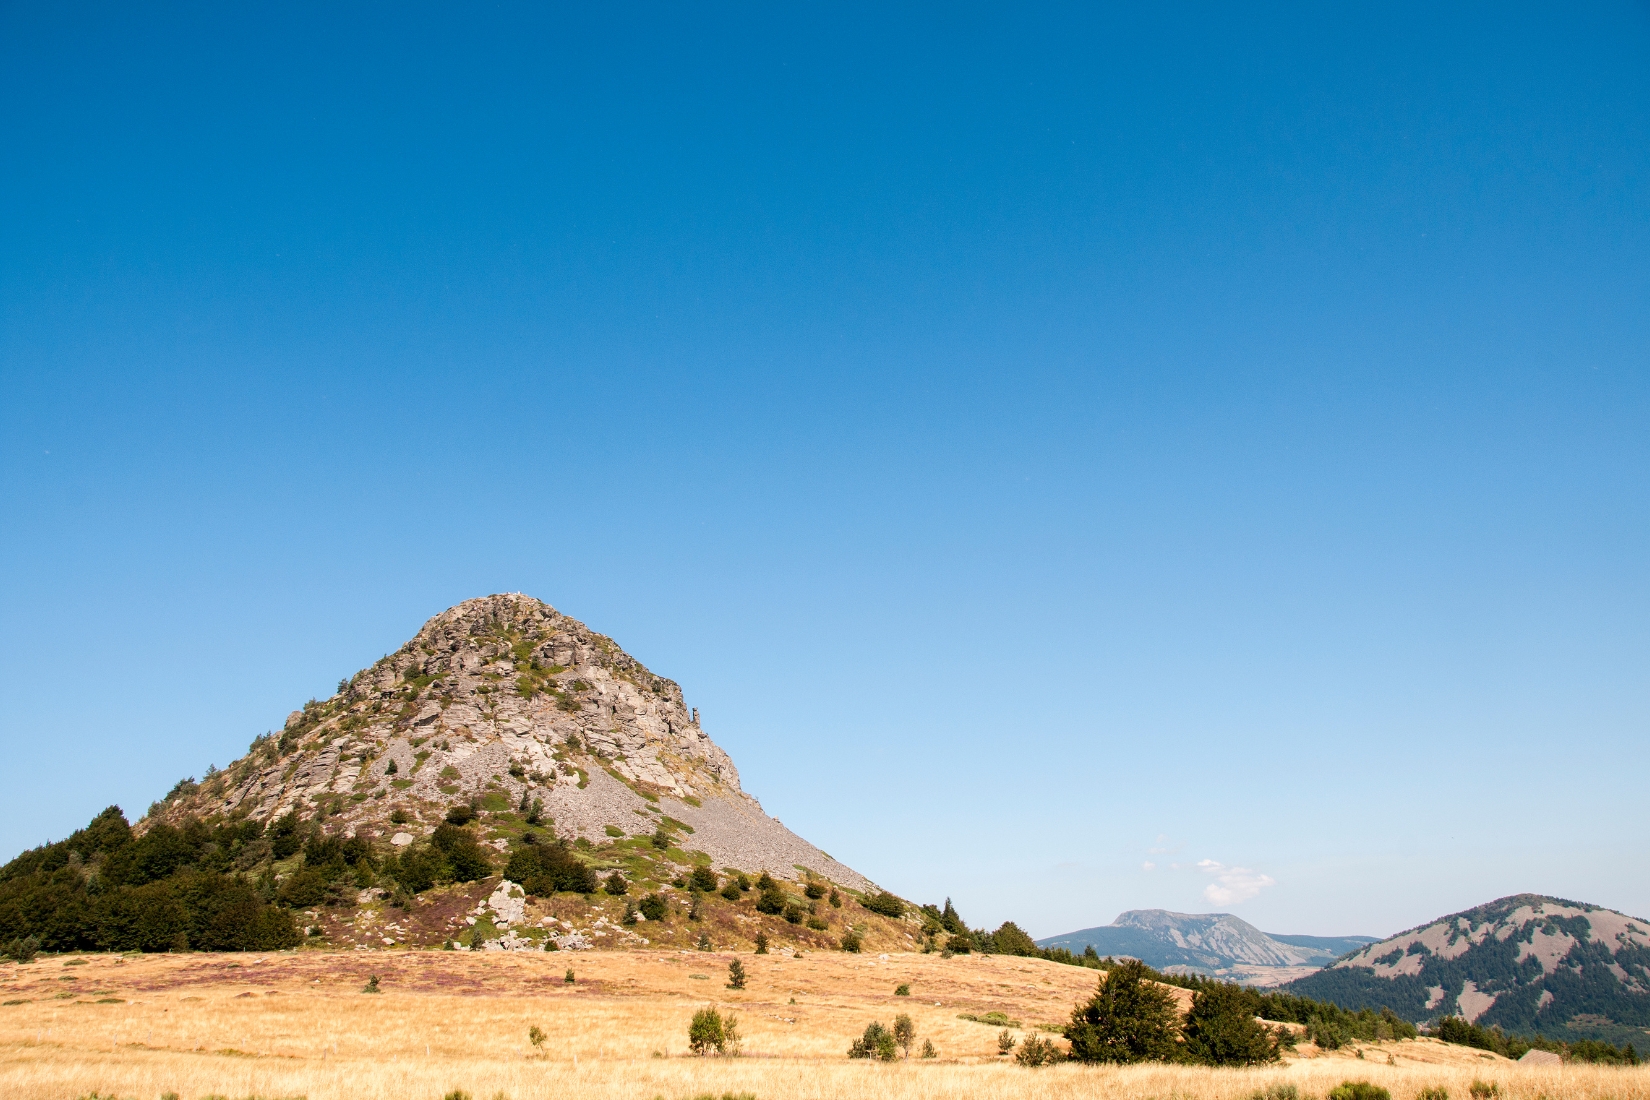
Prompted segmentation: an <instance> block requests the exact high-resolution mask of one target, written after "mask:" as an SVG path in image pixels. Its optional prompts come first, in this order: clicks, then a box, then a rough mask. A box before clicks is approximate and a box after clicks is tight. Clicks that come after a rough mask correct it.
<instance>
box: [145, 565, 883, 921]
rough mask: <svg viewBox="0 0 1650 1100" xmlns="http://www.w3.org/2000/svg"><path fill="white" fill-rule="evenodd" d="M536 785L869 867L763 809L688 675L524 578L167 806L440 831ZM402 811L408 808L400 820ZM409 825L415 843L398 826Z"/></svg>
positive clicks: (569, 800) (582, 832) (565, 821)
mask: <svg viewBox="0 0 1650 1100" xmlns="http://www.w3.org/2000/svg"><path fill="white" fill-rule="evenodd" d="M524 796H525V798H526V800H527V802H528V803H529V804H530V803H531V802H532V801H533V800H535V799H536V800H538V801H539V802H540V803H541V804H542V806H543V809H544V812H545V813H546V814H548V815H549V816H550V817H551V818H552V819H553V821H554V823H555V827H556V829H557V831H559V832H561V833H563V834H564V835H569V836H586V837H590V838H592V839H594V838H597V837H603V836H605V835H606V832H607V830H608V829H609V828H617V829H619V830H622V831H623V832H624V833H626V834H631V835H634V834H637V833H649V832H652V831H653V830H654V829H655V828H656V826H657V823H658V821H659V820H660V819H661V818H662V817H664V816H668V817H671V818H674V819H675V820H676V821H680V822H684V823H686V824H687V825H688V826H690V827H691V828H692V830H693V831H692V833H691V834H690V835H689V836H688V837H687V838H685V839H684V840H683V846H684V847H687V848H690V849H698V850H701V851H703V852H705V853H707V854H708V855H709V856H710V857H711V859H712V860H713V861H714V862H715V863H718V864H720V865H723V866H729V867H737V868H740V869H742V870H762V869H767V870H770V871H771V872H772V873H773V874H775V875H777V876H782V877H795V876H796V875H797V871H796V869H795V868H796V865H801V866H803V867H807V868H810V869H812V870H815V871H818V872H819V873H821V874H823V875H825V876H826V877H828V878H830V879H832V880H834V881H836V882H840V883H844V884H846V885H849V886H853V887H855V888H860V889H862V888H864V887H866V886H868V885H869V883H868V882H867V881H866V880H865V879H864V878H863V877H862V876H860V875H859V874H858V873H856V872H854V871H853V870H852V869H850V868H848V867H846V866H844V865H843V864H840V863H838V862H837V861H835V860H834V859H831V858H830V857H829V856H826V855H825V854H824V853H823V852H821V851H819V849H817V848H815V847H814V846H813V845H811V844H809V843H808V842H807V841H805V840H803V839H802V838H801V837H798V836H796V835H795V834H794V833H791V832H790V831H789V830H788V829H786V828H784V826H782V825H780V824H779V822H778V821H776V820H774V819H773V818H771V817H769V816H768V815H767V814H765V813H764V812H763V811H762V808H761V806H760V805H759V804H758V803H757V801H756V800H755V799H754V798H752V797H751V796H749V795H747V794H746V793H745V792H744V791H743V790H741V789H740V786H739V771H738V769H737V768H736V767H734V764H733V761H732V759H730V758H729V756H728V754H727V753H726V752H724V751H723V750H722V748H721V747H720V746H718V745H717V744H716V743H715V742H713V741H712V740H711V739H710V738H709V736H707V735H706V734H705V732H704V730H703V729H701V728H700V726H699V721H698V715H697V713H696V712H694V711H692V710H690V709H688V707H687V706H686V705H685V704H684V702H683V698H682V690H681V688H680V687H679V686H678V685H677V684H676V683H675V682H674V681H671V680H668V679H665V678H664V677H661V676H656V675H655V674H653V673H652V672H650V671H649V670H648V669H647V668H646V667H645V666H644V665H642V663H641V662H640V661H637V660H636V659H635V658H634V657H631V656H630V655H629V654H627V653H625V652H624V651H623V650H622V649H620V648H619V647H618V645H617V644H615V643H614V642H613V640H612V639H610V638H607V637H605V636H603V635H601V634H597V633H596V632H594V631H592V630H591V629H589V628H588V627H586V626H585V625H584V624H583V623H581V622H578V621H577V620H575V619H571V618H569V617H567V616H566V615H563V614H561V613H560V612H558V611H557V610H556V609H555V608H553V607H550V606H549V605H548V604H545V603H543V602H541V601H539V600H536V599H533V598H531V597H528V596H522V595H514V594H512V595H499V596H487V597H484V598H481V599H475V600H467V601H465V602H464V603H461V604H459V605H457V606H456V607H452V608H449V609H448V610H446V611H443V612H442V613H441V614H439V615H437V616H435V617H434V618H433V619H431V620H429V621H428V622H427V623H425V624H424V626H423V628H422V629H421V630H419V632H418V634H417V635H416V636H415V637H414V638H413V639H412V640H411V641H409V642H408V643H407V644H406V645H404V646H402V647H401V648H400V649H399V650H397V651H396V652H395V653H394V654H391V655H390V656H388V657H385V658H383V659H382V660H380V661H378V662H377V663H376V664H374V665H373V666H372V667H370V668H367V669H363V670H362V671H360V672H358V673H356V674H355V675H354V676H352V677H351V678H350V679H349V680H348V681H346V682H345V683H344V684H343V685H341V687H340V690H339V692H338V694H336V695H334V696H333V697H332V698H330V699H327V700H325V701H323V702H311V703H309V704H307V705H306V706H305V707H304V709H302V710H299V711H294V712H293V713H292V714H291V715H290V716H289V717H288V718H287V721H286V726H285V728H284V730H283V731H282V733H281V734H280V735H279V736H277V737H270V738H261V739H260V740H259V741H258V742H256V743H254V745H253V748H252V751H251V752H249V753H248V755H247V756H245V757H244V758H242V759H241V760H239V761H237V762H235V763H234V764H231V765H230V766H229V767H228V768H226V769H224V771H222V772H219V773H217V774H216V775H214V776H212V777H209V778H208V780H207V781H206V782H204V783H202V784H201V786H200V788H199V789H198V790H197V791H195V792H193V793H191V794H188V795H183V796H179V797H177V798H174V799H173V800H172V801H170V802H168V803H166V804H165V806H164V808H163V809H161V810H160V811H159V815H160V816H161V817H163V818H168V819H176V818H180V817H182V816H183V815H184V814H186V813H193V814H200V815H206V814H211V813H236V812H241V813H246V814H249V815H250V816H253V817H256V818H258V819H260V820H264V821H270V820H273V819H275V818H278V817H280V816H282V815H284V814H286V813H288V812H289V811H296V812H297V813H298V814H299V815H300V816H301V817H310V816H315V815H319V816H320V817H321V820H323V822H324V823H325V826H326V828H327V830H328V831H329V832H347V833H355V834H357V835H363V836H380V835H381V836H383V837H386V838H388V837H390V836H391V835H392V834H395V833H406V834H408V836H413V835H418V834H420V833H428V832H429V831H430V830H431V829H433V827H434V825H435V824H436V822H437V821H439V819H440V818H441V816H442V814H444V813H445V812H446V809H447V808H448V807H450V806H452V805H454V804H456V803H461V802H467V801H470V800H472V799H477V798H479V799H482V800H484V802H490V803H491V804H493V805H495V806H499V805H500V804H504V805H508V806H509V807H512V808H513V807H516V806H518V805H520V804H521V802H522V800H523V797H524ZM397 809H399V810H401V811H403V812H404V813H405V814H406V815H408V816H409V817H410V818H411V820H410V821H409V822H408V823H406V824H402V825H392V824H391V823H390V814H391V812H392V811H394V810H397ZM402 842H403V843H404V842H405V838H403V840H402Z"/></svg>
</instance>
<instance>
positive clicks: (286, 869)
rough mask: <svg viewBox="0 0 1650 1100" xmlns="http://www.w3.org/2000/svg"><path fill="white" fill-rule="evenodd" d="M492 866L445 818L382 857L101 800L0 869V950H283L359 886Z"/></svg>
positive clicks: (404, 885) (316, 837) (351, 842)
mask: <svg viewBox="0 0 1650 1100" xmlns="http://www.w3.org/2000/svg"><path fill="white" fill-rule="evenodd" d="M455 816H458V817H462V814H461V813H460V812H458V811H455ZM467 820H468V819H467V818H466V819H465V821H466V823H467ZM543 850H546V851H558V852H559V851H560V850H561V849H560V846H559V842H554V843H550V844H546V845H544V846H543ZM547 858H548V857H547ZM567 858H571V857H567ZM493 872H494V867H493V862H492V857H491V855H490V854H489V851H488V849H487V848H485V847H484V846H483V845H482V844H481V843H480V841H479V840H478V839H477V837H476V836H475V833H474V831H473V830H472V829H469V828H466V827H465V825H464V824H459V823H455V822H453V821H449V822H446V823H443V824H441V825H439V826H437V827H436V829H435V832H434V834H433V835H432V836H431V837H430V838H429V840H428V842H426V843H421V844H418V845H414V846H412V847H410V848H408V849H407V850H406V851H404V852H402V853H401V854H400V855H390V856H380V855H378V854H376V853H375V852H374V851H373V849H372V846H371V845H369V844H368V843H367V842H366V841H364V840H360V839H356V838H339V837H334V836H328V835H327V834H326V833H324V832H323V831H322V830H321V829H320V827H319V824H318V823H315V822H310V823H308V824H306V823H303V822H300V821H299V819H298V818H297V817H296V816H295V815H291V814H289V815H287V816H286V817H283V818H281V819H279V820H277V821H276V822H274V823H273V824H272V825H271V826H269V827H268V828H267V829H266V828H265V827H264V826H263V825H262V824H261V823H260V822H257V821H254V820H250V819H242V820H229V821H215V822H210V823H209V822H202V821H197V820H189V821H185V822H183V823H182V824H179V825H170V824H167V823H164V822H157V823H155V824H154V825H152V826H151V827H149V828H148V829H147V830H145V831H144V832H143V833H142V835H136V834H135V833H134V831H133V829H132V828H131V826H130V825H129V824H128V822H127V821H126V817H125V815H124V814H122V813H121V811H120V808H119V807H118V806H111V807H109V808H108V809H107V810H104V811H103V812H102V813H100V814H98V815H97V817H95V818H93V819H92V821H91V823H90V824H89V825H87V826H86V827H85V828H84V829H80V830H78V831H76V832H75V833H74V834H73V835H72V836H70V837H69V838H68V839H67V840H61V841H57V842H55V843H52V844H45V845H42V846H41V847H39V848H34V849H31V850H30V851H27V852H24V853H23V854H22V855H20V856H18V857H17V858H16V859H14V860H12V861H11V862H10V863H8V864H6V865H5V866H4V867H0V952H3V953H4V954H7V955H10V956H12V957H14V958H23V957H28V956H30V955H32V954H33V953H34V952H37V951H183V950H198V951H265V950H270V949H274V948H283V947H294V946H296V945H297V944H298V943H300V942H301V941H302V939H303V933H302V930H301V928H300V927H299V921H298V919H297V917H296V916H295V911H297V910H303V909H309V908H313V907H315V906H318V905H328V904H332V905H338V904H351V903H353V901H354V899H355V895H356V894H357V893H358V892H359V891H360V890H361V889H363V888H364V887H368V886H381V887H383V888H385V889H388V890H391V891H393V892H394V893H395V894H396V895H398V896H400V897H402V898H404V897H405V896H406V895H409V894H414V893H418V892H420V891H422V890H427V889H429V888H430V887H431V886H434V885H436V884H437V883H442V882H468V881H473V880H475V879H480V878H485V877H487V876H488V875H491V874H493ZM277 883H278V885H277ZM580 885H583V884H582V882H581V883H580Z"/></svg>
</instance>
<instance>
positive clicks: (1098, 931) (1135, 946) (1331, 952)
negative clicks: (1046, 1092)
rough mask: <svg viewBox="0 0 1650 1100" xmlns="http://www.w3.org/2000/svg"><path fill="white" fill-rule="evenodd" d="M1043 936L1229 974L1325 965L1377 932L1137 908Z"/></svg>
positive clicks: (1073, 947)
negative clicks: (1315, 932) (1271, 928)
mask: <svg viewBox="0 0 1650 1100" xmlns="http://www.w3.org/2000/svg"><path fill="white" fill-rule="evenodd" d="M1037 942H1038V944H1040V945H1041V946H1043V947H1064V948H1066V949H1068V950H1070V951H1075V952H1079V953H1080V952H1082V951H1083V950H1084V948H1087V947H1090V946H1092V947H1093V948H1094V950H1095V951H1096V952H1098V953H1099V954H1100V955H1102V956H1104V955H1127V956H1130V957H1132V958H1136V959H1139V960H1140V961H1141V962H1144V963H1146V964H1147V965H1148V966H1153V967H1156V968H1157V969H1159V970H1174V971H1182V972H1183V971H1190V972H1194V973H1203V974H1221V975H1228V974H1230V972H1232V971H1234V970H1237V971H1250V970H1254V969H1256V968H1265V969H1275V968H1285V967H1288V968H1300V967H1311V968H1316V967H1320V966H1323V965H1325V964H1326V963H1329V962H1330V961H1332V960H1334V959H1335V958H1336V957H1338V956H1340V955H1343V954H1345V953H1347V952H1348V951H1356V950H1358V949H1359V948H1362V947H1364V946H1365V945H1367V944H1370V943H1374V942H1375V938H1374V937H1373V936H1339V937H1331V936H1273V935H1268V934H1267V933H1265V932H1262V931H1261V930H1260V929H1258V928H1256V927H1255V926H1254V925H1252V924H1250V923H1249V922H1248V921H1246V920H1243V919H1242V918H1240V917H1234V916H1233V915H1232V914H1230V913H1171V912H1169V911H1168V910H1167V909H1131V910H1129V911H1128V912H1127V913H1124V914H1122V915H1121V916H1119V917H1118V918H1117V919H1116V920H1114V921H1113V922H1112V923H1110V924H1108V925H1104V926H1102V927H1099V928H1085V929H1083V930H1082V931H1080V932H1069V933H1067V934H1066V935H1063V936H1051V937H1049V938H1048V939H1045V940H1038V941H1037ZM1237 976H1250V977H1253V976H1255V975H1242V974H1240V975H1237ZM1287 976H1288V977H1294V976H1295V974H1289V975H1287Z"/></svg>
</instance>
